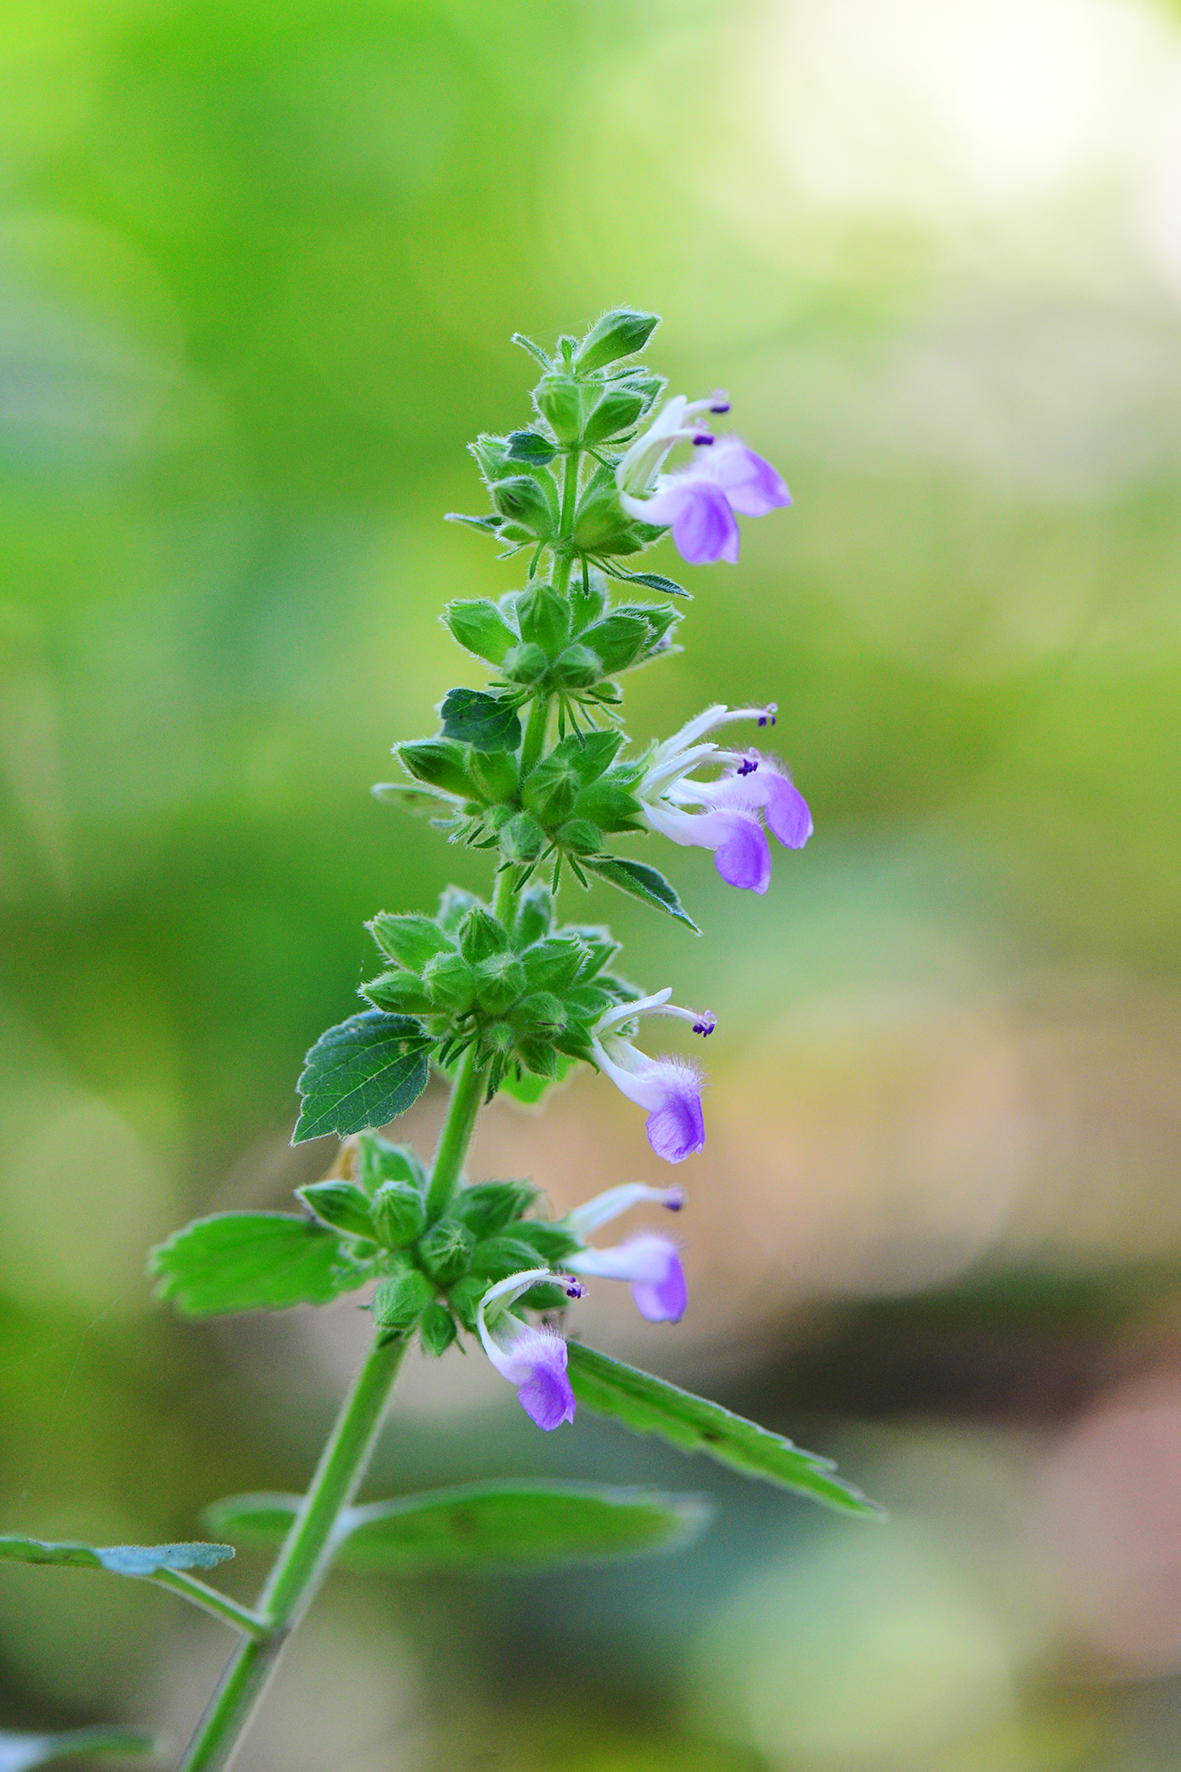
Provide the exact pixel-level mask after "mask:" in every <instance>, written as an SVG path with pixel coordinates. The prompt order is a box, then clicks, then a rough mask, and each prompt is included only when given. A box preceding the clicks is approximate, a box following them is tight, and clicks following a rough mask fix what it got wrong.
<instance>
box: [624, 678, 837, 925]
mask: <svg viewBox="0 0 1181 1772" xmlns="http://www.w3.org/2000/svg"><path fill="white" fill-rule="evenodd" d="M735 720H753V721H755V722H756V723H757V724H758V725H759V726H773V725H774V724H775V704H774V703H773V702H772V703H770V704H769V705H768V706H767V707H762V708H727V707H725V706H723V705H721V704H720V703H719V704H717V705H715V706H714V707H711V708H707V709H706V710H705V712H704V713H703V714H699V715H698V716H697V718H696V719H695V720H690V721H689V722H688V724H687V725H685V726H682V728H681V730H680V731H679V732H677V733H675V734H674V735H673V737H672V738H670V739H667V740H666V741H665V743H664V744H662V745H658V746H657V747H656V750H655V751H654V752H653V754H652V757H651V758H650V760H649V763H648V767H647V769H646V770H645V772H644V776H643V779H642V780H641V782H640V784H639V786H638V788H637V789H636V795H637V798H638V799H639V801H640V804H641V806H642V808H643V812H644V817H645V818H646V820H647V822H648V824H649V825H650V826H651V828H652V829H653V830H654V831H659V832H660V833H661V834H662V835H663V836H666V837H669V838H671V839H672V841H673V842H674V843H682V844H695V845H697V846H698V847H700V848H703V849H712V850H713V852H714V864H715V866H716V867H717V870H718V872H719V874H721V876H722V878H723V880H725V881H726V882H727V884H728V885H730V886H738V887H741V888H742V889H744V890H745V891H748V892H760V893H762V892H766V890H767V887H768V886H769V885H770V883H771V851H770V848H769V847H768V844H767V837H766V832H765V830H764V828H763V821H764V820H765V821H766V825H767V828H768V829H769V830H770V831H771V833H772V835H773V836H775V837H777V838H778V840H779V841H780V843H782V844H783V845H784V847H785V848H787V849H802V848H803V846H804V844H805V843H806V842H807V841H808V838H809V837H810V836H811V835H812V815H811V813H810V812H809V810H808V805H807V802H806V801H805V799H804V797H803V795H802V794H801V793H800V791H799V789H798V788H797V787H796V785H795V783H794V782H793V781H792V779H791V777H790V775H789V774H788V773H787V771H786V770H785V769H784V768H783V766H782V765H781V764H780V763H778V762H777V761H776V759H775V758H774V757H770V756H767V755H766V754H765V753H764V752H761V751H753V750H752V751H731V750H725V749H723V748H722V747H721V746H720V745H717V744H715V743H713V742H712V740H707V739H706V737H705V735H706V734H707V733H709V732H712V731H715V730H716V729H717V728H718V727H719V726H726V725H729V724H731V723H732V722H733V721H735ZM717 763H720V764H722V765H724V769H725V772H724V774H722V775H721V776H719V777H718V778H717V779H716V780H714V781H697V780H694V779H693V775H692V772H693V771H694V770H695V769H697V768H698V767H701V766H705V765H707V764H717Z"/></svg>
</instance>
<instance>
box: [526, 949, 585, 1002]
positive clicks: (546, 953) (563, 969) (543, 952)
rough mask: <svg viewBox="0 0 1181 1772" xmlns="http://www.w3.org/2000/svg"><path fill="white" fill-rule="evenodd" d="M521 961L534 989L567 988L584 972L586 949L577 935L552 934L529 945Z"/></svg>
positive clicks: (530, 986) (529, 982)
mask: <svg viewBox="0 0 1181 1772" xmlns="http://www.w3.org/2000/svg"><path fill="white" fill-rule="evenodd" d="M521 964H522V966H523V967H524V968H525V977H526V980H527V981H528V988H529V989H530V990H531V991H565V990H569V989H570V987H571V986H572V985H573V984H574V983H575V981H576V980H577V979H578V977H579V976H580V974H581V973H582V970H583V967H584V966H585V964H586V949H585V947H584V946H583V944H582V943H581V942H580V941H579V940H578V938H577V937H576V936H575V937H573V938H572V937H570V936H561V935H558V936H552V937H550V939H549V940H547V941H539V942H537V943H536V944H535V945H534V946H533V947H531V948H526V950H525V952H524V953H523V954H522V955H521Z"/></svg>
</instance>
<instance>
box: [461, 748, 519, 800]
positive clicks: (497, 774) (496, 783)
mask: <svg viewBox="0 0 1181 1772" xmlns="http://www.w3.org/2000/svg"><path fill="white" fill-rule="evenodd" d="M468 767H469V768H470V770H471V773H472V779H473V780H474V782H475V784H476V786H477V787H478V788H479V790H480V796H481V798H482V799H484V800H489V801H492V802H496V801H500V800H512V799H513V798H514V797H515V795H516V792H517V788H518V786H519V785H520V775H519V772H518V770H517V759H516V758H515V757H514V756H513V754H512V752H511V751H473V752H472V754H471V756H470V758H469V759H468Z"/></svg>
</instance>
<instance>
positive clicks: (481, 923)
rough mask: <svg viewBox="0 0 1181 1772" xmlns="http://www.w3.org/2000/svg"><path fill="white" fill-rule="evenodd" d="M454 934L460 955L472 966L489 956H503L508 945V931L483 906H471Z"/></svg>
mask: <svg viewBox="0 0 1181 1772" xmlns="http://www.w3.org/2000/svg"><path fill="white" fill-rule="evenodd" d="M455 933H456V939H457V940H458V942H459V951H460V953H461V954H462V955H463V957H464V959H465V960H470V962H471V963H472V965H473V966H475V965H478V964H479V962H480V961H481V960H486V959H488V957H489V956H490V955H491V954H503V953H504V952H505V950H506V948H507V947H508V945H509V940H508V930H507V929H506V928H505V927H504V924H503V923H498V922H497V920H496V918H495V917H494V916H493V915H492V913H491V911H486V910H485V909H484V907H483V905H473V906H472V908H471V910H470V911H469V912H468V914H467V916H466V917H465V918H464V919H463V922H462V923H461V924H460V925H459V928H458V929H457V930H456V932H455Z"/></svg>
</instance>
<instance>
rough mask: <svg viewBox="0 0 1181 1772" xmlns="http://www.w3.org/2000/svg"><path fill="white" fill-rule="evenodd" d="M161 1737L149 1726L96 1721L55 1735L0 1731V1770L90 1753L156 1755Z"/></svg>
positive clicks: (24, 1769) (22, 1771)
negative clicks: (144, 1727)
mask: <svg viewBox="0 0 1181 1772" xmlns="http://www.w3.org/2000/svg"><path fill="white" fill-rule="evenodd" d="M163 1751H164V1742H163V1739H162V1737H160V1736H159V1735H157V1734H155V1733H154V1732H153V1731H152V1730H151V1729H125V1728H121V1727H120V1725H119V1724H117V1723H96V1724H95V1725H94V1726H93V1727H92V1728H89V1729H66V1730H63V1731H62V1732H61V1733H59V1734H56V1735H33V1734H25V1733H23V1732H19V1733H18V1732H16V1731H12V1730H7V1729H5V1730H0V1772H32V1769H33V1767H34V1766H49V1765H52V1764H53V1762H54V1761H55V1760H76V1759H78V1758H79V1757H81V1756H82V1755H86V1756H87V1757H89V1756H90V1755H91V1754H159V1753H163Z"/></svg>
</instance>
